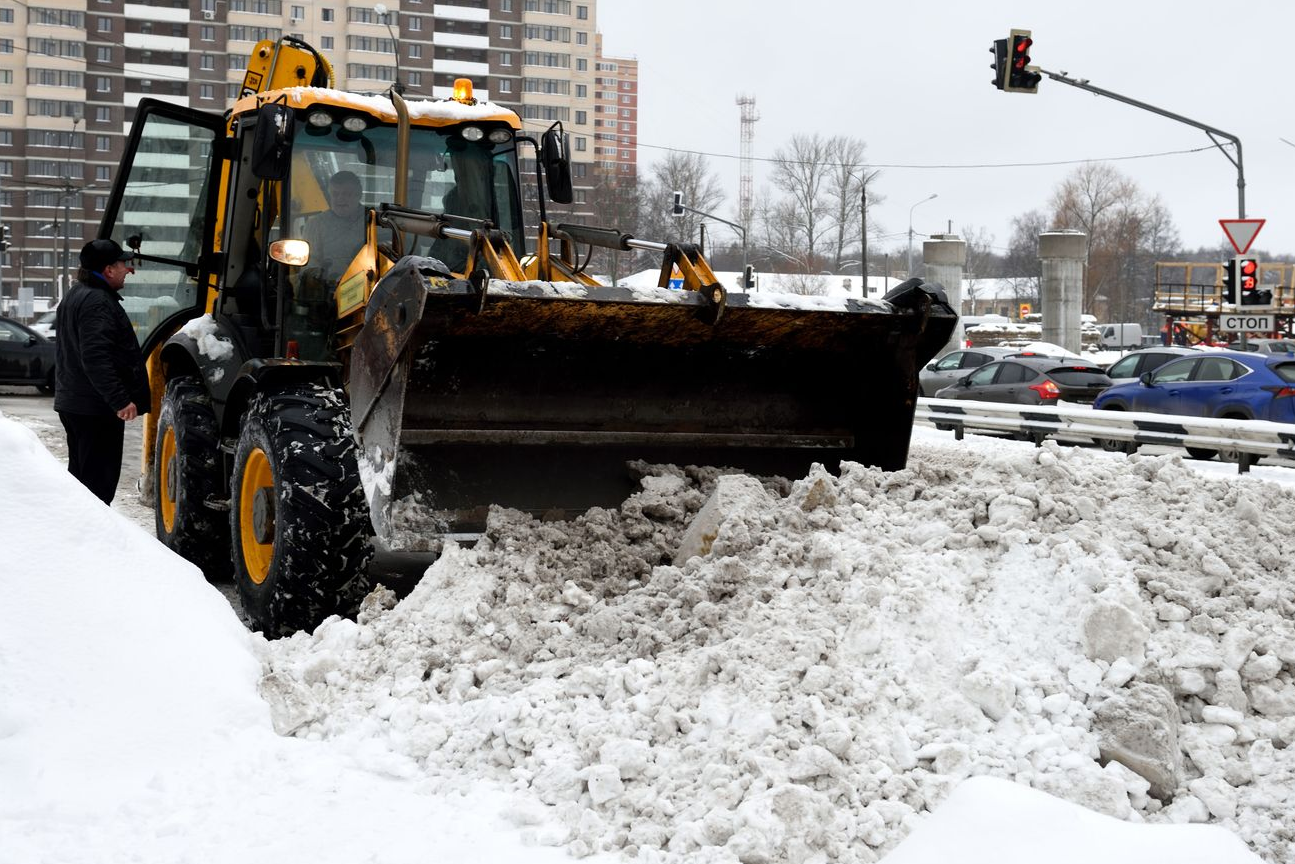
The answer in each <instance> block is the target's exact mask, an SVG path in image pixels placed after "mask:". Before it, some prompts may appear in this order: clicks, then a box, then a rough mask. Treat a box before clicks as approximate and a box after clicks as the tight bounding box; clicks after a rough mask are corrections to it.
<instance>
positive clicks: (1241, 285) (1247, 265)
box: [1234, 258, 1272, 306]
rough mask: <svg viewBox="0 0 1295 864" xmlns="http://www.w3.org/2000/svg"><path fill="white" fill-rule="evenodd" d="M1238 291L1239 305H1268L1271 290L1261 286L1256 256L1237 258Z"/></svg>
mask: <svg viewBox="0 0 1295 864" xmlns="http://www.w3.org/2000/svg"><path fill="white" fill-rule="evenodd" d="M1234 260H1235V261H1236V262H1237V275H1236V292H1237V301H1236V304H1237V305H1238V306H1267V305H1268V302H1269V298H1270V297H1271V296H1272V294H1271V293H1270V292H1267V291H1261V290H1260V288H1259V262H1258V261H1257V260H1255V259H1254V258H1236V259H1234Z"/></svg>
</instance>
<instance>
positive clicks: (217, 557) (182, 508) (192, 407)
mask: <svg viewBox="0 0 1295 864" xmlns="http://www.w3.org/2000/svg"><path fill="white" fill-rule="evenodd" d="M168 425H169V426H171V428H173V429H174V430H175V462H176V464H175V467H174V471H175V476H176V484H177V487H176V513H175V525H174V528H173V530H172V531H171V532H170V533H168V532H167V530H166V526H165V524H164V523H163V522H162V505H161V501H162V489H161V488H160V485H161V483H162V466H161V464H160V460H161V458H162V447H161V441H162V436H163V435H164V434H165V431H166V429H167V427H168ZM157 440H158V446H157V447H156V448H155V449H154V459H155V460H156V462H155V464H154V466H153V477H154V481H153V482H154V483H155V484H157V488H155V489H154V498H153V500H154V502H155V505H154V508H153V512H154V525H155V530H156V534H157V538H158V539H159V540H161V541H162V543H163V545H165V546H166V547H167V548H169V549H170V550H171V551H173V552H175V553H176V554H177V555H179V556H180V557H182V558H184V559H185V560H187V561H191V562H193V563H194V564H196V565H197V566H198V567H199V568H201V570H202V572H203V575H205V576H206V577H207V580H208V581H209V582H220V581H228V580H229V575H230V572H231V563H230V560H229V520H228V518H227V517H226V515H225V513H224V512H222V511H220V510H217V509H214V508H212V507H209V506H207V502H209V501H218V500H220V499H222V498H224V482H223V478H222V476H221V471H222V470H223V469H222V460H221V458H220V451H219V444H220V432H219V429H218V428H217V425H216V414H215V412H214V411H213V410H212V407H211V397H210V396H209V395H208V393H207V390H206V388H205V387H204V386H203V385H202V382H201V381H200V380H199V379H198V378H196V377H189V376H184V377H179V378H173V379H171V381H169V382H168V383H167V385H166V393H165V395H164V396H163V397H162V407H161V411H160V412H159V418H158V425H157Z"/></svg>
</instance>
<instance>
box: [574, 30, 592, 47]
mask: <svg viewBox="0 0 1295 864" xmlns="http://www.w3.org/2000/svg"><path fill="white" fill-rule="evenodd" d="M576 44H577V45H588V44H589V34H588V33H586V32H584V31H583V30H577V31H576Z"/></svg>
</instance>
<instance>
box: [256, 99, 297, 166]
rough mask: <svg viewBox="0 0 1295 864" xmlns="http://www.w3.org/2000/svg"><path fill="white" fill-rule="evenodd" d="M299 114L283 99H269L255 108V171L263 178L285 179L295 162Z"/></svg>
mask: <svg viewBox="0 0 1295 864" xmlns="http://www.w3.org/2000/svg"><path fill="white" fill-rule="evenodd" d="M296 119H297V118H296V115H294V114H293V113H292V110H291V109H289V108H288V106H287V105H284V104H283V103H281V102H267V103H266V104H264V105H262V106H261V107H260V108H259V109H258V110H257V112H256V132H255V133H254V134H253V136H252V160H251V162H252V164H251V168H252V174H253V175H255V176H256V177H259V178H260V179H262V180H286V179H287V178H288V166H289V165H290V164H291V162H292V136H293V132H294V131H295V125H296Z"/></svg>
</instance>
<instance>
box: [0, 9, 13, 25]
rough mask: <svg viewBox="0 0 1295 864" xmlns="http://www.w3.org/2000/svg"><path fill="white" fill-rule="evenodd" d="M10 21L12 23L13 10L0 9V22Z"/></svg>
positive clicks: (6, 22) (7, 22)
mask: <svg viewBox="0 0 1295 864" xmlns="http://www.w3.org/2000/svg"><path fill="white" fill-rule="evenodd" d="M12 23H13V10H12V9H0V24H12Z"/></svg>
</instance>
